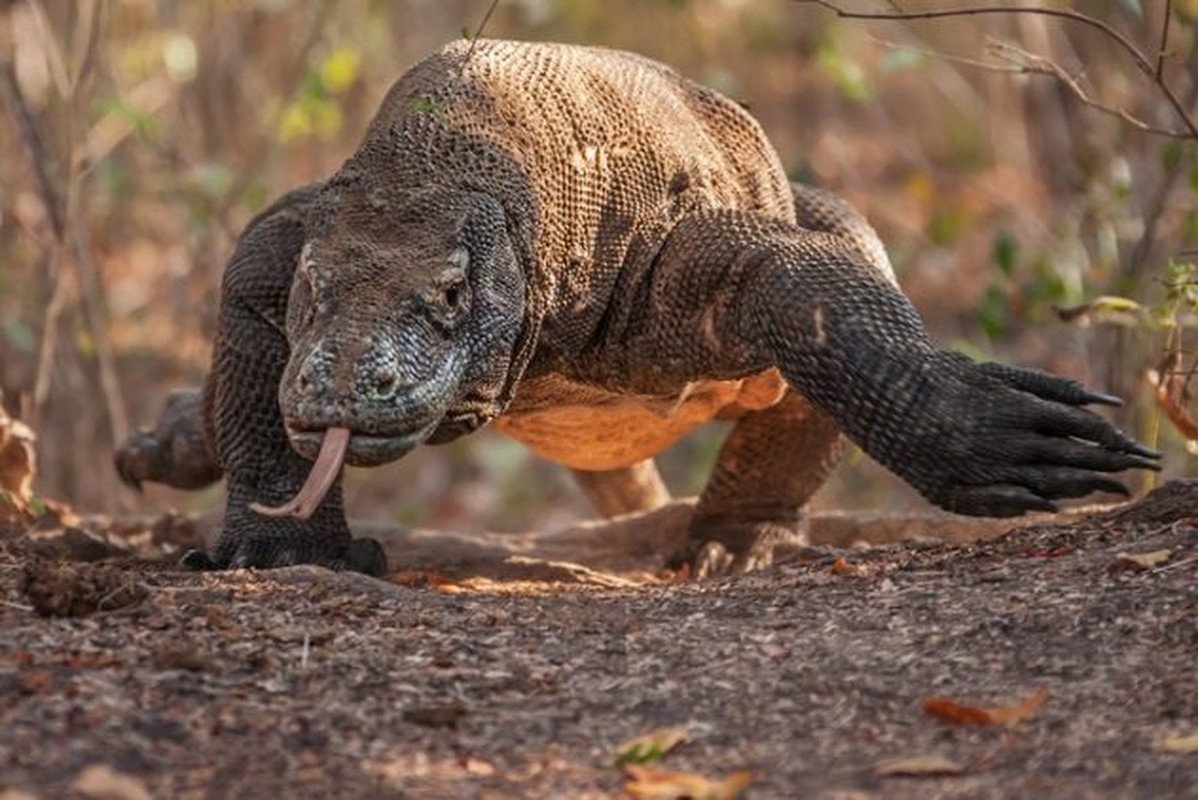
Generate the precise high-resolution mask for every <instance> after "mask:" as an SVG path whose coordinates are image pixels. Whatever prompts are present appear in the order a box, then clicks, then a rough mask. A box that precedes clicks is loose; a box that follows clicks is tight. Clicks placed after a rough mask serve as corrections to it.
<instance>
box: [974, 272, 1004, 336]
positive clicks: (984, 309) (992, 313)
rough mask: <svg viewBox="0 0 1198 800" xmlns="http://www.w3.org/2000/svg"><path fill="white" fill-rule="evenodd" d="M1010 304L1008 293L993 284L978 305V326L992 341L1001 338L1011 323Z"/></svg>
mask: <svg viewBox="0 0 1198 800" xmlns="http://www.w3.org/2000/svg"><path fill="white" fill-rule="evenodd" d="M1008 305H1009V302H1008V299H1007V293H1006V292H1005V291H1003V288H1002V287H1001V286H998V285H997V284H991V285H990V287H989V288H988V289H986V293H985V294H984V295H982V303H981V305H980V306H979V307H978V327H980V328H981V329H982V333H983V335H985V337H986V338H987V339H988V340H989V341H991V342H994V341H996V340H998V339H999V338H1001V337H1002V335H1003V334H1004V333H1006V331H1007V327H1008V326H1009V324H1010V314H1009V313H1008Z"/></svg>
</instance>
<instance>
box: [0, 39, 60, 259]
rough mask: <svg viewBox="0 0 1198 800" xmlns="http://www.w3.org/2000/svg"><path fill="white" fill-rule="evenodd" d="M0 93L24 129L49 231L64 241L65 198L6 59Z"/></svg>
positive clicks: (0, 72)
mask: <svg viewBox="0 0 1198 800" xmlns="http://www.w3.org/2000/svg"><path fill="white" fill-rule="evenodd" d="M0 95H2V96H3V98H4V104H5V105H7V106H8V107H9V112H10V113H11V114H12V118H13V119H15V120H16V122H17V129H18V130H19V131H20V132H21V141H22V143H24V145H25V149H26V150H27V151H29V160H30V162H31V163H32V164H33V173H34V175H35V176H36V177H37V188H38V192H39V193H40V194H41V196H42V197H41V199H42V205H43V206H45V208H46V218H47V219H49V220H50V230H51V232H52V233H53V234H54V238H55V240H56V241H59V242H61V241H62V238H63V236H64V235H65V233H66V225H65V224H64V223H63V221H62V200H61V199H60V198H59V196H58V191H57V189H56V188H55V185H54V178H53V177H52V176H51V175H50V164H49V160H48V159H47V157H46V150H45V147H44V146H43V145H42V138H41V136H39V135H38V131H37V126H36V125H35V124H34V121H33V114H32V112H30V110H29V104H28V103H27V102H26V101H25V95H24V94H23V93H22V92H21V85H20V83H19V82H18V81H17V74H16V72H15V71H14V70H13V65H12V62H11V61H8V60H7V59H5V60H3V61H0Z"/></svg>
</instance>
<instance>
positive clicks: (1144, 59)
mask: <svg viewBox="0 0 1198 800" xmlns="http://www.w3.org/2000/svg"><path fill="white" fill-rule="evenodd" d="M796 2H799V3H804V4H814V5H818V6H820V7H821V8H825V9H827V10H829V11H831V12H832V13H834V14H836V16H838V17H842V18H844V19H874V20H923V19H944V18H950V17H967V16H979V15H987V14H988V15H994V14H1007V15H1016V14H1027V15H1034V16H1042V17H1054V18H1057V19H1064V20H1069V21H1071V22H1076V23H1078V24H1081V25H1086V26H1088V27H1090V28H1093V29H1095V30H1097V31H1099V32H1100V33H1102V35H1103V36H1105V37H1106V38H1107V39H1109V40H1110V41H1112V42H1114V43H1115V44H1117V45H1118V46H1119V47H1120V49H1122V50H1123V51H1124V53H1126V54H1127V55H1128V56H1130V57H1131V59H1132V61H1133V62H1135V65H1136V68H1137V69H1139V70H1140V72H1142V73H1144V75H1146V76H1147V77H1148V78H1149V80H1151V81H1152V84H1153V85H1154V86H1156V88H1157V90H1158V91H1159V92H1160V93H1161V95H1162V96H1163V97H1164V98H1165V100H1166V101H1167V102H1168V103H1169V106H1170V107H1171V108H1172V109H1173V112H1174V113H1175V114H1176V115H1177V117H1178V118H1179V119H1180V120H1181V121H1182V123H1183V125H1184V127H1185V130H1184V131H1172V130H1170V129H1167V128H1159V127H1157V126H1153V125H1149V124H1148V123H1145V122H1144V121H1143V120H1139V119H1137V118H1136V117H1133V116H1131V115H1130V114H1129V113H1128V112H1126V111H1124V110H1122V109H1116V108H1111V107H1110V106H1106V105H1104V104H1102V103H1101V102H1099V101H1097V100H1095V99H1094V98H1093V97H1091V96H1090V95H1089V94H1088V93H1087V92H1085V91H1084V90H1083V89H1082V87H1081V84H1080V83H1078V81H1077V79H1076V78H1074V77H1073V76H1072V75H1070V74H1069V72H1068V71H1067V70H1065V68H1064V67H1062V66H1060V65H1059V64H1057V63H1055V62H1053V61H1052V60H1050V59H1048V58H1046V57H1044V56H1034V55H1032V54H1030V53H1028V54H1026V55H1027V56H1028V60H1029V62H1030V63H1029V64H1025V65H1023V68H1022V69H1021V70H1019V71H1023V72H1032V73H1039V74H1044V75H1051V76H1054V77H1055V78H1057V79H1058V80H1060V81H1061V82H1062V83H1063V84H1064V85H1065V86H1066V87H1067V88H1068V89H1069V90H1070V91H1071V92H1073V93H1074V94H1075V95H1076V96H1077V97H1078V99H1079V100H1081V102H1082V103H1084V104H1085V105H1088V106H1090V107H1092V108H1095V109H1098V110H1100V111H1103V112H1105V113H1108V114H1113V115H1114V116H1117V117H1120V118H1121V119H1123V120H1125V121H1126V122H1128V123H1129V124H1131V125H1133V126H1134V127H1136V128H1138V129H1140V130H1142V131H1145V132H1146V133H1154V134H1157V135H1161V136H1172V137H1176V138H1185V139H1198V122H1196V121H1195V120H1194V118H1193V117H1192V116H1191V114H1190V111H1189V109H1187V108H1186V107H1185V104H1184V103H1182V101H1181V99H1180V98H1179V97H1178V96H1177V94H1176V93H1175V92H1174V91H1173V89H1172V88H1171V87H1170V86H1169V85H1168V84H1167V83H1165V81H1164V65H1165V59H1166V58H1167V55H1168V52H1167V44H1168V38H1169V20H1170V17H1171V15H1172V2H1171V0H1166V4H1165V19H1164V22H1163V23H1162V25H1161V33H1160V44H1159V47H1158V48H1157V54H1156V58H1155V59H1150V58H1148V56H1146V55H1145V54H1144V52H1143V51H1142V50H1141V49H1140V48H1139V47H1137V46H1136V44H1135V43H1134V42H1132V41H1131V40H1130V39H1128V38H1127V37H1126V36H1125V35H1123V34H1122V33H1120V32H1119V31H1117V30H1116V29H1115V28H1113V27H1111V26H1110V25H1109V24H1107V23H1106V22H1103V21H1102V20H1100V19H1098V18H1097V17H1092V16H1090V15H1089V14H1083V13H1082V12H1080V11H1074V10H1072V9H1063V8H1042V7H1034V6H1009V5H1008V6H967V7H964V8H950V9H939V10H935V11H851V10H849V9H845V8H841V7H840V6H839V5H838V4H836V3H834V2H832V0H796ZM1016 49H1017V48H1016ZM975 64H976V65H978V66H985V64H984V63H979V62H975ZM1007 71H1011V70H1007Z"/></svg>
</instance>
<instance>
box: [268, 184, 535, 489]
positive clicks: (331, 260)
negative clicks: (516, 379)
mask: <svg viewBox="0 0 1198 800" xmlns="http://www.w3.org/2000/svg"><path fill="white" fill-rule="evenodd" d="M326 192H327V194H328V197H327V200H326V201H325V202H324V203H323V205H322V208H321V210H320V211H319V212H318V214H317V215H316V217H315V219H314V223H313V225H312V227H311V229H310V231H309V240H308V242H307V244H306V245H305V247H304V249H303V254H302V255H301V258H300V263H299V265H298V267H297V268H296V273H295V278H294V282H293V284H292V288H291V296H290V298H289V300H288V304H287V338H288V341H289V344H290V347H291V355H290V358H289V360H288V363H287V366H286V369H285V370H284V373H283V378H282V380H281V382H280V385H279V401H280V406H281V409H282V412H283V418H284V422H285V424H286V426H287V429H288V435H289V436H290V438H291V443H292V446H293V448H294V449H296V450H297V451H298V452H299V453H300V454H301V455H303V456H305V457H308V458H314V457H315V455H316V453H317V451H318V450H319V449H320V446H321V440H322V438H323V435H324V432H325V431H326V430H329V429H332V428H346V429H348V430H349V432H350V439H349V443H348V452H347V460H348V461H349V463H351V464H355V465H359V466H371V465H375V464H381V463H384V462H387V461H391V460H394V459H396V458H399V457H400V456H402V455H404V454H405V453H406V452H408V451H409V450H411V449H412V448H413V447H414V446H416V445H417V444H419V443H421V442H424V441H428V440H430V439H431V440H432V441H448V440H449V439H452V438H455V437H456V436H458V435H461V434H463V433H467V432H469V431H472V430H474V429H475V428H478V427H479V426H481V425H483V424H485V423H486V422H488V421H489V420H490V419H492V418H493V417H494V416H496V415H497V414H498V413H499V412H500V411H502V407H503V404H504V402H505V401H504V400H503V399H502V398H503V392H504V387H505V386H506V385H507V383H508V380H507V379H508V370H509V368H510V367H511V364H512V359H513V352H514V350H515V347H516V342H517V339H518V336H519V333H520V330H521V327H522V325H523V322H524V310H525V297H524V292H525V285H524V275H523V272H522V270H521V266H520V263H519V262H518V260H517V258H516V255H515V251H514V250H513V247H512V243H511V241H510V239H509V235H508V231H507V224H506V217H505V214H504V211H503V207H502V206H501V205H500V204H499V203H498V202H497V201H496V200H494V199H493V198H491V197H490V196H488V195H484V194H480V193H476V192H465V191H460V192H447V191H435V192H434V191H429V192H422V193H418V194H405V195H400V196H393V195H389V194H386V193H384V192H381V191H379V190H377V189H375V190H367V191H362V190H357V189H355V187H353V186H352V185H351V186H349V187H346V186H345V185H340V186H339V185H338V184H337V183H336V182H335V181H333V182H330V184H329V186H328V188H327V190H326Z"/></svg>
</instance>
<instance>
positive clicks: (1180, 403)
mask: <svg viewBox="0 0 1198 800" xmlns="http://www.w3.org/2000/svg"><path fill="white" fill-rule="evenodd" d="M1189 377H1190V376H1189V375H1187V374H1186V371H1185V370H1184V369H1183V368H1182V363H1181V328H1174V335H1173V337H1172V338H1171V339H1170V342H1169V351H1168V352H1167V353H1165V357H1164V358H1163V359H1161V363H1159V364H1157V365H1156V369H1150V370H1148V382H1149V383H1151V384H1152V388H1153V390H1154V391H1155V394H1156V404H1157V405H1158V406H1160V408H1161V411H1164V412H1165V416H1166V417H1168V418H1169V421H1170V422H1172V423H1173V426H1174V427H1175V428H1177V430H1178V431H1180V432H1181V435H1182V436H1184V437H1185V438H1186V439H1188V440H1190V441H1191V442H1192V441H1198V419H1194V416H1193V415H1192V414H1190V412H1189V409H1188V406H1189V403H1190V400H1191V399H1193V398H1192V395H1191V393H1190V387H1189Z"/></svg>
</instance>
